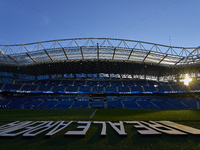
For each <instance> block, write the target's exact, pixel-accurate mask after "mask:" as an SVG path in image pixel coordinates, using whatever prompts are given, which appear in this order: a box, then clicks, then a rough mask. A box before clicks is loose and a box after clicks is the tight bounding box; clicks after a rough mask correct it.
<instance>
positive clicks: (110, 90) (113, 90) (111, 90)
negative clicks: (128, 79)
mask: <svg viewBox="0 0 200 150" xmlns="http://www.w3.org/2000/svg"><path fill="white" fill-rule="evenodd" d="M105 92H117V91H116V86H105Z"/></svg>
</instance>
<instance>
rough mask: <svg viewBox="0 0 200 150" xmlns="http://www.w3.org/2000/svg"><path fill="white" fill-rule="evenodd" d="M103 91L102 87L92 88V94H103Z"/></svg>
mask: <svg viewBox="0 0 200 150" xmlns="http://www.w3.org/2000/svg"><path fill="white" fill-rule="evenodd" d="M103 89H104V87H103V86H94V85H93V86H92V92H94V93H99V92H100V93H102V92H104V91H103Z"/></svg>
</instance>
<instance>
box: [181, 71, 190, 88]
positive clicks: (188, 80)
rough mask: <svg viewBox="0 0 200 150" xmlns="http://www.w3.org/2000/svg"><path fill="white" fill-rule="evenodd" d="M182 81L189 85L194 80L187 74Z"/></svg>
mask: <svg viewBox="0 0 200 150" xmlns="http://www.w3.org/2000/svg"><path fill="white" fill-rule="evenodd" d="M180 81H181V82H184V85H186V86H188V85H189V82H190V81H192V79H191V78H190V77H189V76H188V74H186V77H185V79H184V80H180Z"/></svg>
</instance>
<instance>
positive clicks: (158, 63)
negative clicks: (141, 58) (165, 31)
mask: <svg viewBox="0 0 200 150" xmlns="http://www.w3.org/2000/svg"><path fill="white" fill-rule="evenodd" d="M167 56H168V54H166V55H165V56H164V57H163V58H162V59H161V60H160V61H159V63H158V64H160V63H161V62H162V61H163V60H164V59H165V58H166V57H167Z"/></svg>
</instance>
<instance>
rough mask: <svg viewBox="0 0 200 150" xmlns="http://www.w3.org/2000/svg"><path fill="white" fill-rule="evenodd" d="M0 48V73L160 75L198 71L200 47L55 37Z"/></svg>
mask: <svg viewBox="0 0 200 150" xmlns="http://www.w3.org/2000/svg"><path fill="white" fill-rule="evenodd" d="M0 49H1V54H0V71H1V72H15V73H24V74H29V75H42V74H57V73H132V74H148V75H154V76H158V75H159V76H163V75H168V74H172V73H173V74H174V73H177V70H179V71H180V69H181V71H183V70H184V71H186V70H188V66H190V70H193V72H198V71H197V70H198V69H197V68H198V64H199V62H200V55H199V51H200V47H178V46H168V45H162V44H156V43H149V42H143V41H135V40H125V39H112V38H75V39H59V40H51V41H43V42H35V43H27V44H16V45H0ZM192 68H193V69H192ZM172 70H173V71H172ZM186 72H187V71H186Z"/></svg>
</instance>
